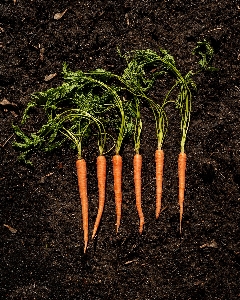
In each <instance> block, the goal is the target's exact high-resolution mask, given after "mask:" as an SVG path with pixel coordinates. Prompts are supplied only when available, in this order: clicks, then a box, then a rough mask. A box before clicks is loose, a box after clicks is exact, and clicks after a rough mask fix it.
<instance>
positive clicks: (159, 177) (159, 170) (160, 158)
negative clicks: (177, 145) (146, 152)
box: [155, 149, 164, 219]
mask: <svg viewBox="0 0 240 300" xmlns="http://www.w3.org/2000/svg"><path fill="white" fill-rule="evenodd" d="M155 161H156V194H157V197H156V219H158V217H159V215H160V211H161V204H162V183H163V165H164V152H163V150H160V149H157V150H156V152H155Z"/></svg>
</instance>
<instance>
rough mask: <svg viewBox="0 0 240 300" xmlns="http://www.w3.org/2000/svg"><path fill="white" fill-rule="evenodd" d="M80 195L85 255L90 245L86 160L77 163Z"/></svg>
mask: <svg viewBox="0 0 240 300" xmlns="http://www.w3.org/2000/svg"><path fill="white" fill-rule="evenodd" d="M76 168H77V178H78V187H79V194H80V199H81V206H82V219H83V233H84V253H85V252H86V250H87V244H88V196H87V166H86V161H85V160H84V159H78V160H77V161H76Z"/></svg>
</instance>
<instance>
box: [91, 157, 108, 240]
mask: <svg viewBox="0 0 240 300" xmlns="http://www.w3.org/2000/svg"><path fill="white" fill-rule="evenodd" d="M106 171H107V163H106V158H105V156H103V155H99V156H98V157H97V179H98V192H99V205H98V213H97V218H96V221H95V225H94V229H93V234H92V238H94V236H95V234H96V232H97V230H98V226H99V223H100V221H101V217H102V213H103V209H104V204H105V189H106Z"/></svg>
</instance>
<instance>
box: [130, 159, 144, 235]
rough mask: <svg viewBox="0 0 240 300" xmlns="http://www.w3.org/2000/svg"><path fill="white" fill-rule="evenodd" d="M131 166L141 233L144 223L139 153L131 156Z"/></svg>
mask: <svg viewBox="0 0 240 300" xmlns="http://www.w3.org/2000/svg"><path fill="white" fill-rule="evenodd" d="M133 168H134V185H135V195H136V207H137V211H138V215H139V219H140V225H139V232H140V233H142V231H143V225H144V216H143V212H142V206H141V194H142V192H141V189H142V185H141V181H142V179H141V172H142V156H141V155H140V154H135V155H134V158H133Z"/></svg>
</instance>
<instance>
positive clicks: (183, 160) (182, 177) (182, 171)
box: [178, 152, 187, 232]
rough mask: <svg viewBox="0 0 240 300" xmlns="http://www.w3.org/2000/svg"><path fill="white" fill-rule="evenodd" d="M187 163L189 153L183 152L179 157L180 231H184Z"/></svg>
mask: <svg viewBox="0 0 240 300" xmlns="http://www.w3.org/2000/svg"><path fill="white" fill-rule="evenodd" d="M186 164H187V155H186V153H184V152H181V153H180V154H179V157H178V178H179V193H178V203H179V207H180V232H181V231H182V217H183V202H184V191H185V181H186Z"/></svg>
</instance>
